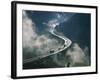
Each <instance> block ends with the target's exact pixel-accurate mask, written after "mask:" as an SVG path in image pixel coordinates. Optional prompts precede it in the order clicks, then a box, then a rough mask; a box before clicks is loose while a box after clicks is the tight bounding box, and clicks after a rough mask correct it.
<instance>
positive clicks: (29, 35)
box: [22, 11, 61, 59]
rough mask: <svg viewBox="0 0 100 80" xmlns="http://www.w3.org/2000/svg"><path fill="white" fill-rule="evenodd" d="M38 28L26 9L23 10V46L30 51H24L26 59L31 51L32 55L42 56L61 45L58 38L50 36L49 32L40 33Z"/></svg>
mask: <svg viewBox="0 0 100 80" xmlns="http://www.w3.org/2000/svg"><path fill="white" fill-rule="evenodd" d="M36 28H37V26H36V25H35V23H34V22H33V21H32V20H31V19H30V18H29V17H28V15H27V13H26V11H23V33H22V35H23V37H22V38H23V48H25V49H26V50H27V51H28V52H27V53H24V59H26V58H28V57H29V56H28V55H30V53H31V57H34V56H32V55H33V54H35V55H37V57H38V56H39V57H40V56H41V57H42V56H44V55H47V54H49V51H50V50H52V49H56V48H57V47H59V46H61V44H60V43H59V41H58V40H57V39H54V38H50V37H49V35H47V34H41V35H40V34H38V33H37V32H36ZM35 57H36V56H35Z"/></svg>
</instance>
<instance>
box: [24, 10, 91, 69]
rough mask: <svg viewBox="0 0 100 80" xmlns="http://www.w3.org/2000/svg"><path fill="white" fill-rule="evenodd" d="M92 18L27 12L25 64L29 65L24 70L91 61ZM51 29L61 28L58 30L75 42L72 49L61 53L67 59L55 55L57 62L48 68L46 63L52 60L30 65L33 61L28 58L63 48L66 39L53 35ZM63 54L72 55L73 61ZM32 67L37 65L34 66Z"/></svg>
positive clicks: (25, 21) (59, 13)
mask: <svg viewBox="0 0 100 80" xmlns="http://www.w3.org/2000/svg"><path fill="white" fill-rule="evenodd" d="M90 19H91V17H90V14H85V13H84V14H83V13H68V12H47V11H30V10H29V11H27V10H23V62H24V61H26V62H29V63H27V64H24V68H25V69H30V68H43V67H45V68H47V67H63V66H65V64H66V63H67V64H68V63H69V62H70V63H71V66H75V65H76V64H75V63H80V62H82V61H86V60H87V62H90V61H89V60H90V59H89V58H90V46H91V44H90V32H91V31H90V30H91V29H90V26H91V25H90V24H91V23H90ZM50 26H57V27H56V31H57V32H58V33H59V34H61V35H63V36H65V37H67V38H69V39H70V40H71V41H72V46H71V47H70V48H69V49H68V50H66V51H63V52H61V53H59V55H60V58H61V57H62V58H63V59H62V60H61V59H60V58H59V57H58V55H55V56H51V57H52V60H53V61H52V63H51V64H48V66H46V65H45V64H47V62H49V60H50V59H51V57H50V58H47V59H42V60H43V61H42V62H43V64H39V65H36V64H37V63H41V62H40V61H36V62H35V63H34V64H33V62H30V61H31V60H27V59H28V58H32V59H35V58H38V57H41V56H43V55H47V54H48V51H50V50H52V49H56V48H59V47H60V46H61V45H62V44H63V42H62V40H60V39H58V38H57V37H55V36H53V35H52V34H50V33H49V31H50ZM72 50H73V51H72ZM62 53H64V55H67V56H70V61H69V60H68V59H67V60H66V59H65V57H64V55H62ZM85 56H87V59H85V58H84V60H83V57H85ZM45 61H47V62H45ZM75 61H76V62H75ZM79 61H80V62H79ZM44 63H45V64H44ZM49 63H50V62H49ZM31 64H32V65H36V66H35V67H33V66H32V65H31ZM89 64H90V63H88V65H89ZM27 65H28V66H27ZM29 65H30V66H29ZM81 65H82V64H81Z"/></svg>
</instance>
